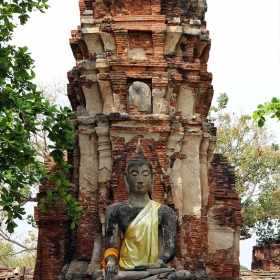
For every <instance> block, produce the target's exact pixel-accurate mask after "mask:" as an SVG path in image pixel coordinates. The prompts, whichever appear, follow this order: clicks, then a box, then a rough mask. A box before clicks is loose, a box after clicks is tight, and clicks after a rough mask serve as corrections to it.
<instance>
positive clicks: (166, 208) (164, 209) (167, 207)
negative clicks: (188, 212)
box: [158, 204, 175, 215]
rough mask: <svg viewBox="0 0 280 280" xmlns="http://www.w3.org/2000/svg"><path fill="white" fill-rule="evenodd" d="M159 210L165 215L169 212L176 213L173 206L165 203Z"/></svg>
mask: <svg viewBox="0 0 280 280" xmlns="http://www.w3.org/2000/svg"><path fill="white" fill-rule="evenodd" d="M158 212H159V214H163V215H164V214H167V215H169V214H174V215H175V212H174V210H173V209H172V208H171V207H169V206H167V205H164V204H162V205H161V206H160V208H159V209H158Z"/></svg>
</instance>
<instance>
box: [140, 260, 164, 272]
mask: <svg viewBox="0 0 280 280" xmlns="http://www.w3.org/2000/svg"><path fill="white" fill-rule="evenodd" d="M164 267H166V264H165V263H164V262H163V261H162V260H161V259H158V260H157V261H156V262H155V263H147V264H142V265H138V266H135V269H136V270H147V269H154V268H156V269H157V268H164Z"/></svg>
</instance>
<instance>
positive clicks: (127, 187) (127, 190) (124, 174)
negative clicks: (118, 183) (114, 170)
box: [123, 172, 130, 193]
mask: <svg viewBox="0 0 280 280" xmlns="http://www.w3.org/2000/svg"><path fill="white" fill-rule="evenodd" d="M123 178H124V184H125V191H126V193H130V188H129V184H128V180H127V179H128V178H127V173H126V172H124V173H123Z"/></svg>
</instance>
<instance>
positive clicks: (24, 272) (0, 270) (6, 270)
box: [0, 267, 34, 280]
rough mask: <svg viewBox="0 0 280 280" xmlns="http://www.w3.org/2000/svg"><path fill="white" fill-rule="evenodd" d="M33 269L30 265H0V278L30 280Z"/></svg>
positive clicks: (2, 279)
mask: <svg viewBox="0 0 280 280" xmlns="http://www.w3.org/2000/svg"><path fill="white" fill-rule="evenodd" d="M33 274H34V269H33V268H30V267H16V268H14V267H0V280H12V279H14V280H17V279H18V280H31V279H33Z"/></svg>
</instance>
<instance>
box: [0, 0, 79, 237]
mask: <svg viewBox="0 0 280 280" xmlns="http://www.w3.org/2000/svg"><path fill="white" fill-rule="evenodd" d="M47 1H48V0H34V1H32V0H11V1H10V0H6V1H4V0H0V100H1V102H0V196H1V200H0V207H1V208H2V211H3V214H4V215H3V216H4V218H5V219H4V221H5V226H6V228H7V230H8V231H9V232H13V231H14V228H15V227H16V222H15V219H22V216H23V215H24V214H25V211H24V208H23V206H22V203H23V201H24V199H25V198H26V197H28V196H29V195H30V187H31V186H34V185H38V184H40V183H42V181H43V178H44V176H46V174H47V171H46V170H45V167H44V165H43V164H41V163H40V161H39V160H38V157H37V151H36V149H35V148H34V146H33V145H32V141H31V139H32V137H34V135H36V134H37V133H38V132H39V131H40V130H41V129H42V130H43V131H47V132H48V137H49V139H50V141H51V142H50V143H51V144H50V145H49V147H50V149H51V153H50V155H51V156H53V158H54V160H55V161H56V164H57V168H58V172H56V173H55V174H53V175H52V176H51V179H52V180H53V181H54V182H55V184H56V185H57V190H58V191H57V193H51V192H48V199H45V200H42V201H41V203H42V206H41V208H42V210H43V211H48V210H49V207H50V205H56V204H59V203H61V202H63V203H64V205H65V208H66V210H68V213H69V215H70V216H71V217H72V218H73V222H72V224H71V227H75V225H76V224H77V219H78V218H79V217H80V214H79V213H80V212H81V210H82V207H81V206H78V203H77V202H76V201H74V200H73V198H72V197H71V195H70V194H68V187H69V185H70V183H69V182H68V181H67V180H66V179H65V176H64V174H65V172H67V171H68V169H69V167H70V166H69V165H68V164H67V162H65V160H64V151H65V150H68V149H72V125H71V123H70V121H69V119H68V108H67V107H65V108H59V109H58V108H56V106H53V105H50V103H49V102H48V101H45V100H44V98H43V96H42V94H41V92H40V91H38V90H37V88H36V85H35V84H34V83H33V82H32V80H33V78H34V77H35V73H34V71H33V68H34V61H33V60H32V58H31V57H30V54H29V53H28V49H27V47H16V46H14V45H12V44H11V39H12V36H13V31H14V29H15V28H16V26H17V24H16V22H17V21H19V22H20V24H25V23H26V22H27V20H28V18H29V15H30V13H31V12H32V11H34V10H39V11H41V12H44V10H45V9H47V8H48V5H47ZM42 115H43V116H44V117H43V118H39V116H42ZM2 222H3V220H2Z"/></svg>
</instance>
